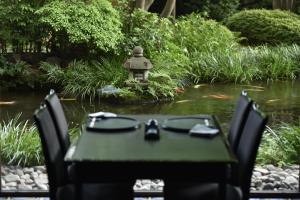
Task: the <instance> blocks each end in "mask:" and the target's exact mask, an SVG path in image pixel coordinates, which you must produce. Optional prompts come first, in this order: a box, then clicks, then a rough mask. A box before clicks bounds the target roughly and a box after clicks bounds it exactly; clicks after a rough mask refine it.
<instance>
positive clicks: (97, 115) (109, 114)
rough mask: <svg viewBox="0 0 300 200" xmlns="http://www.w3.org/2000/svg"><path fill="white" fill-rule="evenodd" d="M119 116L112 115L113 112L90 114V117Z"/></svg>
mask: <svg viewBox="0 0 300 200" xmlns="http://www.w3.org/2000/svg"><path fill="white" fill-rule="evenodd" d="M116 116H117V114H115V113H111V112H96V113H90V114H89V117H92V118H94V117H96V118H97V117H116Z"/></svg>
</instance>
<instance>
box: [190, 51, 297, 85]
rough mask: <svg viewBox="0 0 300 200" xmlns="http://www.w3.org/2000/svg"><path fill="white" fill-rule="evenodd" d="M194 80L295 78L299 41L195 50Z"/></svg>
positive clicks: (227, 80) (233, 80) (239, 80)
mask: <svg viewBox="0 0 300 200" xmlns="http://www.w3.org/2000/svg"><path fill="white" fill-rule="evenodd" d="M192 59H193V65H192V71H191V77H192V79H193V81H194V82H236V83H241V82H251V81H255V80H265V81H269V80H283V79H284V80H286V79H288V80H293V79H296V78H297V77H298V76H299V72H300V71H299V70H300V62H299V61H300V48H299V46H298V45H291V46H286V45H284V46H277V47H268V46H260V47H240V48H239V49H235V50H233V51H231V52H226V51H225V50H224V51H215V52H213V53H198V52H196V53H194V54H193V55H192Z"/></svg>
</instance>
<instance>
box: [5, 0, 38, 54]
mask: <svg viewBox="0 0 300 200" xmlns="http://www.w3.org/2000/svg"><path fill="white" fill-rule="evenodd" d="M41 2H42V1H37V0H33V1H28V0H19V1H12V0H1V1H0V27H1V29H0V39H2V40H4V41H6V42H7V43H10V44H12V45H13V46H14V48H18V45H19V44H20V43H26V42H36V41H38V40H39V39H40V37H41V35H42V30H41V29H40V27H39V23H38V20H37V16H36V14H35V11H36V10H37V9H38V8H39V6H40V4H42V3H41Z"/></svg>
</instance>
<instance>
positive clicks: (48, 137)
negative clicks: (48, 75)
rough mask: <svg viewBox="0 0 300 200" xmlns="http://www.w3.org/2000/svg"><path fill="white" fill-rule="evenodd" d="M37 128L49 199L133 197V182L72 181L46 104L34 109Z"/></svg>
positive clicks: (82, 199)
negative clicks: (97, 182)
mask: <svg viewBox="0 0 300 200" xmlns="http://www.w3.org/2000/svg"><path fill="white" fill-rule="evenodd" d="M34 120H35V123H36V125H37V128H38V130H39V134H40V138H41V143H42V149H43V152H44V156H45V163H46V168H47V173H48V178H49V192H50V199H52V200H66V199H68V200H74V199H76V200H77V199H80V200H125V199H126V200H127V199H128V200H129V199H131V200H132V199H133V188H132V185H128V184H123V183H120V184H115V183H109V184H108V183H107V184H106V183H105V184H81V185H80V187H78V185H76V187H75V184H73V183H72V181H71V180H70V176H69V174H68V170H67V168H66V165H65V163H64V154H63V152H62V151H61V147H60V143H59V140H58V138H57V134H56V130H55V126H54V123H53V121H52V118H51V116H50V113H49V111H48V109H47V107H45V106H41V108H40V109H38V110H36V111H35V113H34Z"/></svg>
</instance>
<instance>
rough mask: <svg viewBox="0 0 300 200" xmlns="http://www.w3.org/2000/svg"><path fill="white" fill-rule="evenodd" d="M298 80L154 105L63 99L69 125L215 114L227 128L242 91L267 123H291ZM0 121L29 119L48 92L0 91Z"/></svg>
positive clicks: (298, 104) (298, 102)
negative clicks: (93, 115) (117, 117)
mask: <svg viewBox="0 0 300 200" xmlns="http://www.w3.org/2000/svg"><path fill="white" fill-rule="evenodd" d="M299 88H300V81H299V80H298V81H294V82H270V83H252V84H251V85H236V84H200V85H195V86H192V87H190V88H186V89H185V91H184V92H183V93H182V94H179V95H178V96H177V97H176V98H175V100H174V101H171V102H164V103H157V104H140V105H122V104H118V105H116V104H112V103H109V102H106V101H103V100H102V99H101V98H100V99H98V100H96V101H94V102H90V101H80V100H75V99H72V98H68V99H62V101H61V102H62V104H63V107H64V110H65V113H66V116H67V119H68V121H69V122H73V123H80V122H81V121H82V120H84V114H87V113H89V112H98V111H109V112H114V113H117V114H176V115H188V114H200V113H201V114H214V115H216V116H217V117H218V118H219V120H220V122H221V124H222V125H223V126H225V127H227V124H228V122H229V121H230V119H231V117H232V113H233V111H234V108H235V104H236V102H237V99H238V97H239V95H240V92H241V91H242V90H243V89H245V90H247V91H248V94H249V96H250V97H251V98H252V99H254V100H255V101H256V102H257V103H258V104H259V105H260V108H261V110H263V111H264V112H265V113H266V114H268V115H269V117H270V123H276V122H278V121H283V122H288V123H293V122H295V121H298V120H299V116H300V90H299ZM0 92H1V93H0V121H2V120H7V119H9V118H11V117H12V116H14V115H16V114H18V113H20V112H22V116H21V118H22V119H30V120H31V119H32V115H33V112H34V110H35V109H36V108H38V106H39V104H40V102H41V101H42V99H43V98H44V97H45V96H46V94H47V93H48V91H44V92H41V91H40V92H25V91H24V92H22V91H0Z"/></svg>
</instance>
